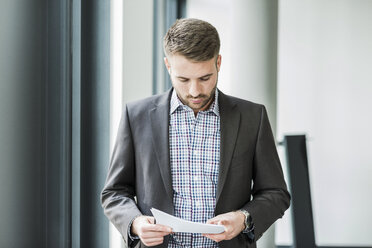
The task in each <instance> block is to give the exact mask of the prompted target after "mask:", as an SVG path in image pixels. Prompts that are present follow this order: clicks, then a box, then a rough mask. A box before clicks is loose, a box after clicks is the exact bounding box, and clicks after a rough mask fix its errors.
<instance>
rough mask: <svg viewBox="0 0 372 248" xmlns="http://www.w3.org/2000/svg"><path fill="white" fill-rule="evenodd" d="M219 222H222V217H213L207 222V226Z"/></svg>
mask: <svg viewBox="0 0 372 248" xmlns="http://www.w3.org/2000/svg"><path fill="white" fill-rule="evenodd" d="M218 221H220V217H218V216H216V217H213V218H212V219H209V220H207V224H217V223H218Z"/></svg>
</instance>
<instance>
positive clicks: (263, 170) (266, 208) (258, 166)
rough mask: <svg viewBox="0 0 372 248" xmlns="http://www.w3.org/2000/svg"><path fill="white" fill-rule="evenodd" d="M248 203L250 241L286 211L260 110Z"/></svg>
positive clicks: (283, 189) (287, 197)
mask: <svg viewBox="0 0 372 248" xmlns="http://www.w3.org/2000/svg"><path fill="white" fill-rule="evenodd" d="M252 196H253V199H252V201H250V202H248V203H247V204H246V205H245V206H244V207H243V208H244V209H246V210H247V211H248V212H249V213H250V215H251V217H252V221H253V223H254V237H255V238H254V239H255V241H257V240H258V239H259V238H260V237H261V236H262V234H263V233H264V232H265V231H266V230H267V229H268V228H269V227H270V226H271V225H272V224H273V223H274V222H275V221H276V220H277V219H279V218H281V217H282V216H283V214H284V211H285V210H287V209H288V208H289V205H290V195H289V192H288V190H287V185H286V183H285V181H284V176H283V171H282V167H281V164H280V160H279V157H278V153H277V149H276V144H275V141H274V137H273V134H272V131H271V127H270V123H269V119H268V116H267V112H266V109H265V107H264V106H262V110H261V120H260V124H259V130H258V134H257V141H256V148H255V155H254V161H253V189H252Z"/></svg>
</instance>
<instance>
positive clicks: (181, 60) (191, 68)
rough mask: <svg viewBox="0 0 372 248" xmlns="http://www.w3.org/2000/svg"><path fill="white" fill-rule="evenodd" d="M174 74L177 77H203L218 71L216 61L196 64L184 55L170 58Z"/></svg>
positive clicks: (211, 60)
mask: <svg viewBox="0 0 372 248" xmlns="http://www.w3.org/2000/svg"><path fill="white" fill-rule="evenodd" d="M168 60H169V63H170V66H171V69H172V73H173V74H174V75H175V76H176V77H187V78H192V77H202V76H205V75H206V74H210V73H214V72H215V71H216V60H215V58H212V59H210V60H207V61H201V62H199V61H198V62H196V61H192V60H189V59H187V58H186V57H185V56H182V55H178V54H175V55H172V56H170V57H169V58H168Z"/></svg>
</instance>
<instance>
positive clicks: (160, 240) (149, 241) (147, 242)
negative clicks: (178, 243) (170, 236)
mask: <svg viewBox="0 0 372 248" xmlns="http://www.w3.org/2000/svg"><path fill="white" fill-rule="evenodd" d="M141 240H142V242H143V243H144V244H145V245H146V246H154V245H158V244H162V243H163V241H164V239H163V238H162V237H161V238H151V239H141Z"/></svg>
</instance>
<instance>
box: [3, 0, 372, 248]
mask: <svg viewBox="0 0 372 248" xmlns="http://www.w3.org/2000/svg"><path fill="white" fill-rule="evenodd" d="M0 5H1V8H0V116H1V122H0V182H1V187H0V220H1V221H0V247H1V248H2V247H4V248H7V247H53V248H54V247H110V248H119V247H123V244H122V242H121V237H120V235H119V234H118V232H117V231H116V230H115V229H114V228H113V227H112V226H111V225H110V224H109V223H108V221H107V219H106V217H105V216H104V215H103V211H102V208H101V206H100V202H99V197H100V196H99V195H100V191H101V189H102V187H103V183H104V180H105V177H106V172H107V168H108V165H109V160H110V153H111V149H112V145H113V142H114V140H115V137H116V131H117V126H118V122H119V119H120V115H121V110H122V107H123V105H124V104H125V103H126V102H129V101H133V100H137V99H141V98H144V97H147V96H150V95H152V94H157V93H161V92H163V91H165V90H167V89H168V88H169V87H170V86H171V84H170V81H169V78H168V76H167V73H166V71H165V67H164V65H163V51H162V37H163V36H164V34H165V32H166V30H167V29H168V27H169V26H170V25H171V24H172V23H173V22H174V21H175V20H176V19H177V18H182V17H194V18H200V19H203V20H206V21H208V22H210V23H211V24H212V25H214V26H215V27H216V28H217V30H218V31H219V34H220V38H221V55H222V65H221V71H220V75H219V82H218V87H219V88H220V89H221V90H222V91H223V92H224V93H226V94H230V95H234V96H237V97H240V98H244V99H247V100H251V101H254V102H259V103H263V104H265V105H266V107H267V109H268V113H269V117H270V121H271V125H272V129H273V131H274V133H275V136H276V138H277V141H278V142H280V141H282V140H283V137H284V136H285V135H288V134H306V136H307V153H308V162H309V167H308V169H309V179H310V190H311V200H312V210H313V218H314V230H315V241H316V244H317V246H321V247H372V231H371V230H372V228H371V223H372V211H371V210H372V197H371V192H372V180H371V177H372V152H371V151H370V150H371V147H372V132H371V126H372V111H371V107H372V73H371V68H372V28H371V27H372V15H371V13H372V1H370V0H326V1H324V0H301V1H298V0H111V1H106V0H103V1H102V0H89V1H88V0H74V1H69V0H49V1H47V0H27V1H26V0H2V1H1V2H0ZM278 151H279V154H280V157H281V161H282V166H283V170H284V172H285V175H286V177H287V178H288V172H287V171H288V168H287V163H286V156H285V151H284V149H283V147H282V146H278ZM288 181H289V180H288ZM291 223H292V220H291V209H290V210H289V211H287V212H286V214H285V216H284V217H283V219H281V220H279V221H277V222H276V224H275V225H273V226H272V227H271V228H270V229H269V231H268V232H267V233H266V234H265V235H264V236H263V238H262V239H261V240H260V241H259V243H258V247H259V248H272V247H277V246H280V247H290V246H292V245H293V231H294V230H293V228H292V224H291Z"/></svg>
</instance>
